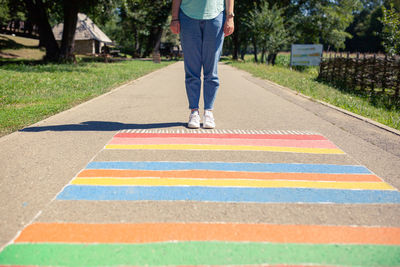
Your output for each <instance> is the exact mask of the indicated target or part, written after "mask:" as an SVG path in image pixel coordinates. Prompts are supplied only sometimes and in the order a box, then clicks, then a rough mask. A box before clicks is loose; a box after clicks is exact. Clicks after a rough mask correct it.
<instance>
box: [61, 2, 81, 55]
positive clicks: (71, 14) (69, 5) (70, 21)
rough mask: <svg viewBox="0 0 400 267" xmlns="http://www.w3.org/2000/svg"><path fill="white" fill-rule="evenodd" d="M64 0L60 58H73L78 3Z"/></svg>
mask: <svg viewBox="0 0 400 267" xmlns="http://www.w3.org/2000/svg"><path fill="white" fill-rule="evenodd" d="M63 2H64V29H63V35H62V41H61V59H62V60H65V61H72V60H74V54H73V52H74V43H75V31H76V23H77V21H78V11H79V3H78V1H77V0H68V1H63Z"/></svg>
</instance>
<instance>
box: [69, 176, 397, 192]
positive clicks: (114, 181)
mask: <svg viewBox="0 0 400 267" xmlns="http://www.w3.org/2000/svg"><path fill="white" fill-rule="evenodd" d="M71 184H75V185H114V186H124V185H128V186H129V185H132V186H226V187H264V188H267V187H269V188H274V187H280V188H296V187H298V188H331V189H370V190H396V189H395V188H393V187H392V186H390V185H389V184H387V183H384V182H314V181H281V180H280V181H279V180H278V181H276V180H275V181H265V180H248V179H246V180H241V179H185V178H183V179H182V178H178V179H177V178H161V179H160V178H76V179H74V180H73V181H72V182H71Z"/></svg>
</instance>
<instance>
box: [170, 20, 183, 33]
mask: <svg viewBox="0 0 400 267" xmlns="http://www.w3.org/2000/svg"><path fill="white" fill-rule="evenodd" d="M169 28H170V29H171V32H172V33H174V34H179V33H180V32H181V23H180V22H179V20H172V21H171V25H169Z"/></svg>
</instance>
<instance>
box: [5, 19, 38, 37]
mask: <svg viewBox="0 0 400 267" xmlns="http://www.w3.org/2000/svg"><path fill="white" fill-rule="evenodd" d="M0 33H4V34H15V35H17V36H22V37H28V38H34V39H39V27H38V26H37V25H35V24H33V23H31V22H30V21H21V20H12V21H10V22H8V23H7V24H6V25H1V26H0Z"/></svg>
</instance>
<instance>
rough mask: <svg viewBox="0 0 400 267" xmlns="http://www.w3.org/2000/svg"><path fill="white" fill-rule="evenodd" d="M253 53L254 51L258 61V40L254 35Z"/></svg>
mask: <svg viewBox="0 0 400 267" xmlns="http://www.w3.org/2000/svg"><path fill="white" fill-rule="evenodd" d="M252 39H253V53H254V61H255V62H256V63H258V56H257V54H258V49H257V40H256V38H255V37H254V36H253V38H252Z"/></svg>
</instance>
